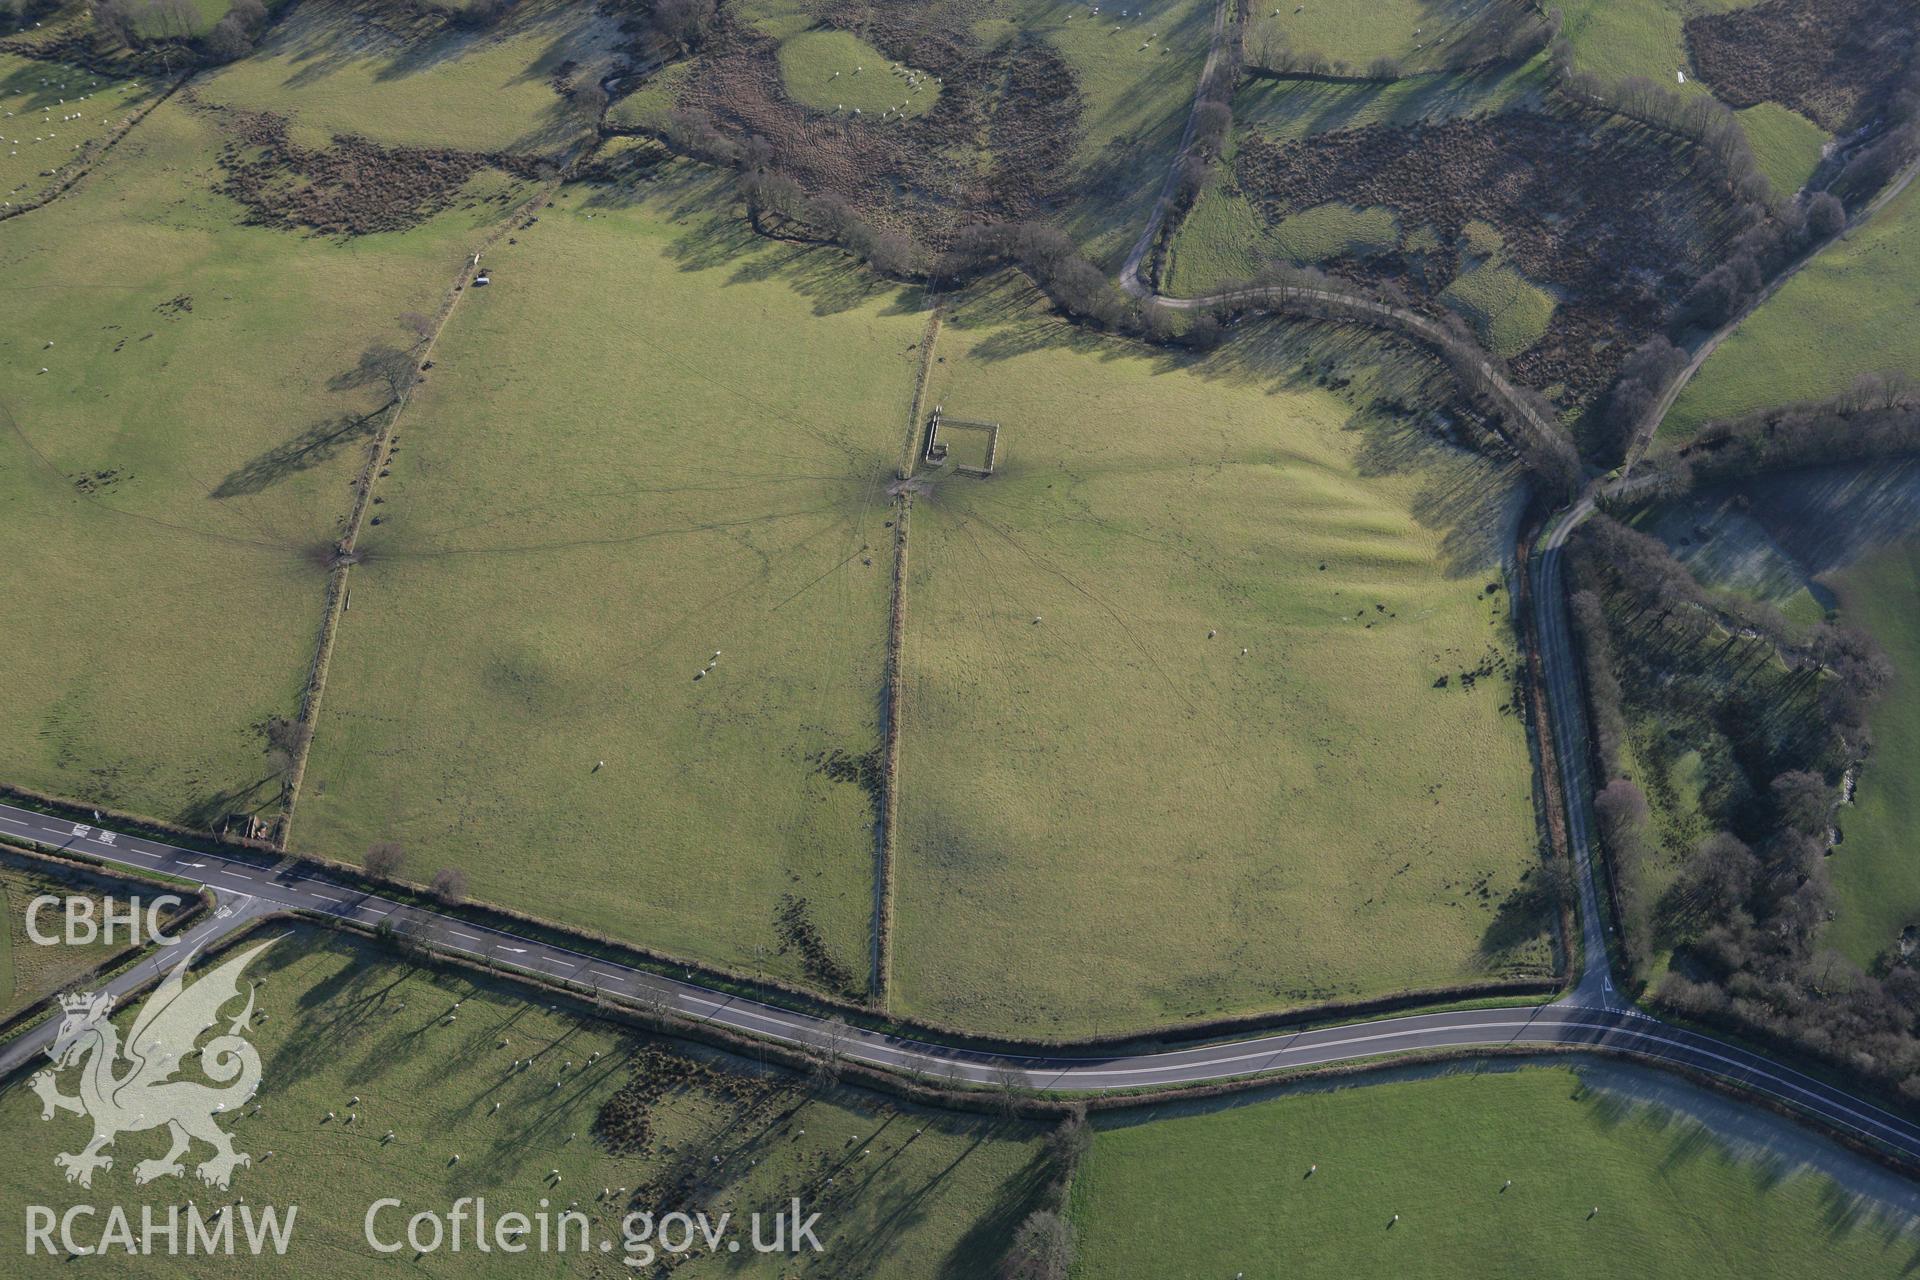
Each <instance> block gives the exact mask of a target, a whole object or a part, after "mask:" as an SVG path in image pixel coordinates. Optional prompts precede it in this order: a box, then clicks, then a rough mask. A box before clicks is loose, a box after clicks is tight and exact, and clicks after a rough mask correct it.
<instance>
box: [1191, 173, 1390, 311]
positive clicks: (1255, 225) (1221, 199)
mask: <svg viewBox="0 0 1920 1280" xmlns="http://www.w3.org/2000/svg"><path fill="white" fill-rule="evenodd" d="M1399 244H1400V229H1399V224H1398V222H1397V220H1396V219H1395V218H1394V216H1393V211H1392V210H1390V209H1381V208H1373V209H1355V208H1353V207H1352V206H1350V205H1344V204H1323V205H1320V206H1318V207H1317V208H1313V209H1307V210H1305V211H1303V212H1300V213H1296V214H1294V215H1293V216H1291V217H1289V218H1285V219H1282V220H1281V221H1280V222H1278V223H1268V222H1267V221H1266V220H1265V218H1263V217H1262V216H1261V214H1260V212H1259V210H1257V209H1255V208H1254V207H1253V204H1252V202H1250V201H1249V200H1248V199H1247V198H1246V196H1244V195H1243V194H1241V192H1240V191H1239V190H1238V189H1236V188H1235V187H1233V186H1232V185H1231V182H1230V180H1229V179H1228V177H1227V175H1226V173H1225V172H1224V171H1216V172H1215V173H1214V174H1213V176H1212V178H1211V179H1210V180H1209V181H1208V184H1207V186H1206V187H1205V188H1204V189H1203V190H1202V191H1201V193H1200V196H1199V198H1198V199H1197V200H1195V201H1194V204H1193V208H1192V209H1191V210H1189V211H1188V213H1187V217H1186V220H1185V221H1184V222H1182V223H1181V224H1180V231H1179V233H1178V234H1177V235H1176V236H1175V237H1174V240H1173V244H1172V246H1171V247H1170V248H1169V250H1168V252H1167V263H1166V271H1165V275H1166V289H1167V292H1168V293H1171V294H1173V295H1175V296H1180V297H1190V296H1195V295H1198V294H1202V293H1205V292H1207V291H1209V290H1211V289H1215V288H1218V287H1219V286H1220V285H1221V284H1222V283H1223V282H1225V281H1229V280H1244V279H1247V278H1249V277H1251V276H1253V275H1254V274H1255V273H1256V272H1258V271H1259V270H1260V268H1261V267H1263V266H1265V265H1266V264H1267V263H1269V262H1272V261H1274V260H1276V259H1278V260H1282V261H1287V262H1297V263H1316V262H1325V261H1327V260H1329V259H1331V258H1337V257H1340V256H1341V255H1343V254H1349V253H1352V254H1367V253H1382V252H1387V251H1389V250H1392V249H1394V248H1396V247H1397V246H1398V245H1399Z"/></svg>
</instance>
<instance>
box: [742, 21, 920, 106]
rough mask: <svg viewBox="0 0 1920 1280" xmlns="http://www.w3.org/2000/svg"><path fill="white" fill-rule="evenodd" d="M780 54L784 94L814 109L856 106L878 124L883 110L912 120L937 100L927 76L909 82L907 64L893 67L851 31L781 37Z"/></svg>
mask: <svg viewBox="0 0 1920 1280" xmlns="http://www.w3.org/2000/svg"><path fill="white" fill-rule="evenodd" d="M779 58H780V80H781V83H782V84H783V85H785V86H786V90H787V95H788V96H789V97H791V98H792V99H793V100H794V101H795V102H799V103H802V104H804V105H806V106H809V107H812V108H814V109H815V110H816V111H838V110H841V109H843V108H844V109H845V110H847V111H853V110H854V109H855V108H858V109H859V110H860V112H861V113H862V114H863V115H868V116H872V117H873V118H874V120H873V122H874V123H875V124H878V123H880V117H881V116H882V115H883V114H885V113H888V112H898V113H899V114H900V116H901V117H902V118H906V119H911V118H912V117H914V116H918V115H924V114H926V113H927V112H928V111H929V110H931V109H932V107H933V105H934V104H935V103H936V102H938V101H940V86H939V85H938V84H935V83H934V81H933V77H932V76H931V75H921V78H920V80H919V82H918V83H917V84H913V85H909V84H908V81H907V76H908V73H909V71H911V70H912V69H911V68H908V69H903V70H898V71H896V70H894V64H893V62H892V61H891V60H890V59H889V58H888V57H887V55H886V54H884V53H882V52H880V51H879V50H878V49H876V48H874V47H873V46H872V45H870V44H868V43H867V42H866V41H865V40H862V39H861V38H860V37H859V36H856V35H854V34H853V33H852V32H850V31H802V32H800V33H799V34H797V35H793V36H790V37H788V38H787V39H785V40H783V41H781V43H780V53H779ZM916 74H918V73H916ZM902 104H904V109H902Z"/></svg>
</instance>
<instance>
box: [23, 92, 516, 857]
mask: <svg viewBox="0 0 1920 1280" xmlns="http://www.w3.org/2000/svg"><path fill="white" fill-rule="evenodd" d="M219 143H220V135H219V133H218V132H217V130H216V128H215V125H214V122H213V120H212V118H210V117H209V116H207V115H203V114H200V113H196V112H194V111H192V110H190V109H189V108H188V107H186V106H185V105H183V104H182V103H180V102H178V101H170V102H168V103H166V104H165V105H163V106H161V107H159V108H158V109H157V110H155V111H154V112H153V114H151V115H150V116H148V117H147V119H146V120H145V121H143V122H142V123H141V124H140V125H139V126H138V127H137V128H136V129H135V130H134V132H133V133H132V134H131V135H129V136H128V138H127V139H126V140H125V141H124V142H122V143H121V144H120V145H119V146H118V147H117V148H116V149H115V150H114V151H113V152H112V153H111V155H110V156H109V157H108V158H107V159H106V160H105V161H103V162H102V163H101V164H100V165H99V166H98V167H97V168H96V169H95V171H94V172H93V173H92V174H90V175H89V176H88V177H87V178H86V179H84V180H83V181H82V182H81V184H80V185H79V186H78V187H77V188H75V189H74V190H73V191H70V192H69V193H67V194H66V195H64V196H62V197H61V198H60V199H58V200H56V201H54V202H53V203H51V204H49V205H47V206H46V207H44V208H41V209H39V210H36V211H34V212H32V213H29V214H27V215H25V216H23V217H18V218H14V219H11V220H9V221H6V222H0V309H4V311H5V312H6V314H7V317H8V322H7V323H6V324H5V325H4V326H0V529H3V530H4V532H0V540H4V541H5V543H6V544H7V545H8V546H9V547H12V548H14V549H15V551H14V554H11V555H8V556H6V557H5V558H4V564H0V596H3V597H4V598H5V599H6V600H7V601H8V608H7V609H6V611H5V614H4V618H0V666H3V667H4V669H5V670H6V672H7V674H8V686H7V696H6V697H5V698H4V699H0V777H4V778H5V779H6V780H7V781H9V782H11V783H14V784H17V785H20V786H25V787H30V788H34V789H36V790H41V791H46V792H51V793H55V794H59V795H63V796H69V797H73V798H76V799H79V800H83V801H86V802H90V803H93V804H100V805H103V806H105V805H111V806H113V807H114V808H118V809H124V810H130V811H133V812H139V813H148V814H153V815H155V816H158V817H163V818H169V819H174V820H178V821H183V822H188V823H194V824H214V823H217V822H218V821H219V820H220V819H221V818H222V817H223V816H224V815H225V814H226V813H228V812H230V811H233V810H239V809H248V810H253V809H257V808H259V807H261V806H270V805H271V804H272V803H273V802H274V801H275V799H276V797H277V794H278V790H279V771H280V765H277V764H276V763H275V761H274V760H273V759H271V758H270V757H269V755H268V747H269V745H270V744H269V740H268V734H267V722H268V721H269V719H270V718H271V717H274V716H282V717H290V716H292V715H293V714H294V713H295V711H296V709H297V707H298V705H299V697H300V689H301V686H302V682H303V681H304V679H305V676H306V672H307V668H308V664H309V662H310V661H311V658H312V655H313V646H314V639H315V636H316V634H317V633H318V629H319V625H320V615H321V607H322V601H323V598H324V591H325V585H326V575H325V569H324V564H325V560H326V554H327V549H328V548H329V547H330V546H331V544H332V543H333V541H334V540H335V539H336V538H337V537H338V536H339V533H340V532H341V528H342V523H343V521H344V519H345V517H346V514H347V512H348V510H349V508H350V506H351V502H352V494H351V492H350V491H349V485H350V483H351V480H352V478H353V476H354V474H355V471H356V468H357V467H358V466H359V464H360V460H361V458H362V456H363V449H364V441H365V439H366V438H367V437H368V436H369V435H370V434H371V431H372V430H373V426H374V424H373V422H372V421H371V420H370V419H368V417H367V415H369V414H371V413H372V412H373V411H374V410H376V409H378V408H379V407H380V405H381V404H382V403H383V402H384V399H385V397H384V395H382V394H380V393H377V392H376V391H374V390H373V389H372V388H371V387H369V386H367V385H365V384H364V382H363V381H362V380H361V379H359V378H357V377H356V376H355V370H356V368H357V366H358V363H359V361H360V357H361V355H362V353H363V352H365V351H366V350H367V349H368V348H369V347H371V346H374V345H377V344H392V343H398V342H402V341H405V340H406V338H405V330H404V329H403V328H402V327H401V326H400V324H399V323H398V321H397V319H396V317H398V316H399V315H400V314H401V313H403V312H408V311H416V312H431V311H433V310H435V309H436V308H437V307H438V305H439V302H440V299H441V298H442V297H443V296H444V291H445V289H446V288H447V286H448V285H449V284H451V282H452V281H453V279H454V276H455V272H456V270H457V268H458V265H459V263H460V261H461V258H462V256H463V255H464V254H465V253H466V252H467V250H468V248H469V246H470V244H471V242H473V241H474V240H477V239H478V238H479V237H480V235H481V234H482V229H483V228H484V227H485V226H486V225H487V224H488V223H489V222H491V221H492V220H493V219H494V218H497V217H498V216H499V208H498V206H494V205H487V204H484V203H483V204H480V205H476V206H473V207H460V208H456V209H453V210H450V211H448V212H447V213H445V214H443V215H441V216H440V217H438V218H436V219H434V220H433V221H431V222H429V223H427V224H425V225H423V226H421V227H418V228H416V229H415V230H412V231H409V232H407V233H404V234H386V235H378V236H370V237H364V238H361V239H357V240H353V241H349V242H346V243H332V242H328V241H324V240H318V239H314V238H311V237H307V236H302V235H297V234H290V233H286V232H281V231H272V230H267V229H264V228H258V227H248V226H244V225H242V224H241V218H242V217H243V216H244V214H245V211H244V210H243V209H241V208H240V207H239V206H238V205H236V204H235V203H233V202H232V201H231V200H229V199H228V198H227V197H225V196H223V195H219V194H217V193H216V192H215V191H214V189H213V188H214V186H215V185H216V184H217V183H218V182H219V181H220V177H221V174H220V170H219V168H218V164H217V162H216V159H215V156H216V154H217V148H218V146H219ZM474 181H475V183H476V184H480V183H482V181H483V179H481V178H476V179H475V180H474ZM41 369H45V370H46V372H45V373H44V374H43V373H41V372H40V370H41Z"/></svg>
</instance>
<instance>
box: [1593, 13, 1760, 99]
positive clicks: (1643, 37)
mask: <svg viewBox="0 0 1920 1280" xmlns="http://www.w3.org/2000/svg"><path fill="white" fill-rule="evenodd" d="M1753 3H1756V0H1565V3H1563V4H1561V5H1559V6H1557V7H1558V8H1559V9H1560V11H1561V12H1562V13H1563V14H1564V15H1565V18H1566V26H1565V28H1564V32H1565V35H1566V38H1567V39H1568V41H1569V42H1570V43H1571V44H1572V45H1573V62H1574V66H1576V67H1578V68H1579V69H1580V70H1582V71H1590V72H1592V73H1593V74H1594V75H1597V76H1599V77H1600V78H1601V79H1602V80H1605V81H1608V82H1614V81H1619V80H1624V79H1626V78H1627V77H1628V76H1642V77H1645V78H1646V79H1648V80H1651V81H1653V83H1654V84H1656V85H1659V86H1661V87H1662V88H1666V89H1672V90H1673V91H1675V92H1676V93H1706V92H1709V90H1708V88H1707V86H1706V85H1705V84H1702V83H1701V82H1700V81H1699V80H1698V79H1696V78H1695V76H1694V74H1693V66H1692V63H1691V62H1689V60H1688V58H1687V42H1686V33H1685V30H1684V27H1685V24H1686V21H1687V19H1688V18H1690V17H1693V16H1694V15H1695V14H1706V13H1724V12H1726V11H1727V10H1730V9H1741V8H1745V7H1747V6H1748V5H1750V4H1753ZM1682 72H1684V73H1685V74H1686V83H1685V84H1684V85H1682V84H1681V82H1680V80H1679V79H1678V76H1679V74H1680V73H1682Z"/></svg>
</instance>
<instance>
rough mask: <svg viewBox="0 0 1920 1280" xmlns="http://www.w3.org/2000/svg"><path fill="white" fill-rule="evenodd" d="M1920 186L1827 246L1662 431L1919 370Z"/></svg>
mask: <svg viewBox="0 0 1920 1280" xmlns="http://www.w3.org/2000/svg"><path fill="white" fill-rule="evenodd" d="M1916 296H1920V183H1916V184H1914V185H1913V186H1912V187H1909V188H1908V189H1907V190H1906V191H1905V192H1903V193H1902V194H1901V195H1900V197H1899V198H1898V199H1896V200H1893V201H1891V202H1890V203H1889V204H1887V205H1886V207H1884V208H1883V209H1881V210H1880V212H1879V213H1877V214H1876V215H1874V217H1873V219H1872V221H1870V222H1869V223H1868V224H1867V225H1866V226H1865V227H1863V228H1861V229H1860V230H1859V231H1857V232H1854V233H1853V234H1851V235H1849V236H1848V237H1847V238H1846V239H1844V240H1842V241H1840V242H1838V243H1836V244H1832V245H1829V246H1828V247H1827V248H1826V249H1824V250H1822V251H1821V253H1820V256H1819V257H1817V258H1816V259H1814V260H1813V261H1812V262H1810V263H1808V264H1807V265H1806V266H1805V267H1804V268H1802V269H1801V271H1800V273H1799V274H1798V275H1796V276H1795V277H1794V278H1793V279H1791V280H1789V281H1788V282H1787V283H1786V284H1785V285H1784V286H1783V287H1782V288H1781V290H1780V292H1778V293H1776V294H1775V295H1774V296H1773V297H1771V298H1769V299H1768V300H1767V301H1766V302H1765V303H1764V304H1762V305H1761V307H1760V309H1759V310H1758V311H1756V312H1754V313H1753V315H1752V316H1750V317H1748V318H1747V320H1746V322H1745V323H1744V324H1742V325H1741V326H1740V327H1739V328H1738V329H1737V330H1735V331H1734V334H1733V336H1732V337H1730V338H1728V339H1727V341H1726V343H1725V344H1724V345H1723V346H1722V347H1721V348H1720V349H1719V350H1718V351H1716V352H1714V354H1713V355H1712V356H1711V357H1709V358H1708V360H1707V362H1706V364H1705V365H1704V366H1702V367H1701V370H1700V374H1699V376H1698V377H1696V378H1694V380H1693V381H1692V382H1691V383H1689V384H1688V385H1687V389H1686V390H1685V391H1684V392H1682V393H1681V396H1680V399H1679V401H1678V402H1677V403H1676V404H1675V405H1674V407H1673V412H1672V413H1670V414H1668V415H1667V417H1666V420H1665V421H1664V422H1662V423H1661V425H1660V434H1661V436H1662V437H1663V438H1664V439H1667V440H1671V441H1676V442H1677V441H1682V440H1685V439H1687V438H1689V437H1691V436H1692V435H1693V434H1694V433H1695V432H1696V431H1698V430H1699V429H1700V427H1701V426H1703V425H1704V424H1705V423H1707V422H1709V421H1711V420H1712V419H1715V418H1729V417H1735V416H1738V415H1740V414H1743V413H1749V412H1752V411H1753V410H1756V409H1763V408H1766V407H1767V406H1768V405H1774V404H1782V403H1785V402H1788V401H1793V400H1817V399H1820V398H1822V397H1825V396H1830V395H1835V394H1837V393H1839V392H1841V391H1844V390H1846V389H1847V387H1848V386H1849V385H1850V384H1851V383H1852V381H1853V380H1854V378H1856V377H1858V376H1859V375H1860V374H1863V373H1874V372H1879V371H1882V370H1901V371H1904V372H1906V373H1910V374H1911V373H1920V307H1915V306H1914V304H1913V300H1914V298H1915V297H1916Z"/></svg>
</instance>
